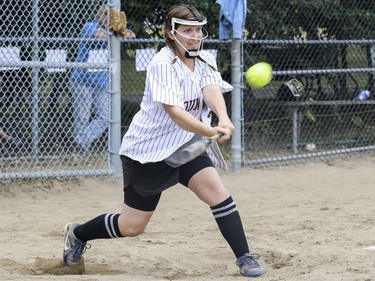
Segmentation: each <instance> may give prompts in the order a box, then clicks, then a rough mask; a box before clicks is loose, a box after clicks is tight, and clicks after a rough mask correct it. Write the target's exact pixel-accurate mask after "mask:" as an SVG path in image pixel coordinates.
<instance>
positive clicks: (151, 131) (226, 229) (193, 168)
mask: <svg viewBox="0 0 375 281" xmlns="http://www.w3.org/2000/svg"><path fill="white" fill-rule="evenodd" d="M206 23H207V21H206V18H205V17H204V16H202V15H201V14H200V13H199V12H198V11H197V10H196V9H195V8H194V7H193V6H191V5H175V6H173V7H171V8H170V10H169V11H168V13H167V15H166V21H165V30H164V33H165V34H164V35H165V39H166V44H167V46H166V47H164V48H162V49H161V50H160V51H159V52H158V53H157V54H156V55H155V56H154V58H153V59H152V61H151V62H150V64H149V65H148V67H147V78H146V85H145V91H144V97H143V100H142V103H141V108H140V110H139V112H138V113H137V114H136V115H135V116H134V118H133V121H132V123H131V125H130V127H129V129H128V131H127V133H126V134H125V136H124V137H123V141H122V145H121V149H120V157H121V160H122V166H123V180H124V206H123V210H122V212H121V214H114V213H108V214H102V215H100V216H98V217H96V218H94V219H92V220H90V221H88V222H86V223H84V224H80V225H79V224H77V223H69V224H67V225H66V227H65V241H64V255H63V258H64V262H65V264H67V265H74V264H76V263H79V262H80V261H81V259H82V254H83V253H84V252H85V250H86V248H87V247H88V245H87V241H89V240H93V239H100V238H102V239H104V238H119V237H134V236H137V235H139V234H141V233H142V232H143V231H144V229H145V228H146V226H147V224H148V222H149V221H150V219H151V216H152V215H153V212H154V211H155V209H156V207H157V205H158V202H159V199H160V196H161V194H162V192H163V190H165V189H167V188H169V187H171V186H173V185H176V184H177V183H181V184H182V185H184V186H186V187H187V188H189V189H190V190H191V191H192V192H194V193H195V194H196V195H197V196H198V198H199V199H200V200H202V201H203V202H204V203H206V204H207V205H208V206H209V207H210V208H211V210H212V214H213V216H214V218H215V220H216V222H217V224H218V226H219V229H220V231H221V233H222V235H223V236H224V238H225V240H226V241H227V242H228V244H229V246H230V247H231V249H232V251H233V253H234V255H235V256H236V258H237V259H236V264H237V265H238V266H239V269H240V272H241V274H242V275H244V276H247V277H257V276H260V275H262V274H264V273H265V272H266V271H265V270H264V269H263V268H262V267H260V265H259V264H258V262H257V261H256V259H255V258H254V256H253V255H252V254H251V252H250V250H249V246H248V243H247V240H246V236H245V233H244V229H243V226H242V222H241V218H240V215H239V212H238V210H237V207H236V204H235V203H234V201H233V199H232V197H231V196H230V194H229V193H228V191H227V190H226V188H225V187H224V185H223V183H222V181H221V179H220V177H219V174H218V172H217V170H216V168H215V166H218V167H221V168H223V169H226V165H225V162H224V160H223V158H222V156H221V153H220V151H219V149H218V146H217V144H216V143H215V144H214V145H212V146H211V147H210V148H209V149H208V151H207V152H206V153H204V154H202V155H201V156H199V157H197V158H195V159H194V160H192V161H190V162H187V163H184V162H183V161H181V159H180V158H179V157H178V155H179V154H178V152H179V151H180V150H181V149H182V148H184V147H185V146H187V145H188V144H190V143H192V142H194V141H196V140H198V139H200V138H202V137H209V136H213V135H215V134H217V133H222V134H223V136H222V137H221V138H220V139H219V140H218V142H219V143H222V142H225V141H227V140H229V138H230V136H231V135H232V132H233V130H234V126H233V124H232V122H231V120H230V119H229V117H228V114H227V110H226V105H225V102H224V99H223V95H222V93H223V92H228V91H231V90H232V89H233V87H232V86H231V85H229V84H228V83H226V82H224V81H223V80H222V78H221V75H220V73H219V72H218V71H217V70H216V62H215V59H214V57H213V56H212V55H211V54H210V53H209V52H207V51H203V50H202V42H203V39H205V38H206V37H207V32H206V30H205V29H204V27H203V26H204V25H205V24H206ZM210 111H213V112H214V113H215V114H216V116H217V118H218V125H217V126H215V127H212V126H211V125H210V121H211V120H210Z"/></svg>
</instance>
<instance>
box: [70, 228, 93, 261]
mask: <svg viewBox="0 0 375 281" xmlns="http://www.w3.org/2000/svg"><path fill="white" fill-rule="evenodd" d="M77 226H78V224H76V223H68V224H67V225H66V226H65V231H64V254H63V259H64V263H65V264H66V265H76V264H78V263H79V262H80V261H81V260H82V259H83V258H82V255H83V254H84V252H85V251H86V249H89V248H90V245H86V242H83V241H81V240H79V239H78V238H77V237H76V236H75V235H74V232H73V231H74V229H75V228H76V227H77Z"/></svg>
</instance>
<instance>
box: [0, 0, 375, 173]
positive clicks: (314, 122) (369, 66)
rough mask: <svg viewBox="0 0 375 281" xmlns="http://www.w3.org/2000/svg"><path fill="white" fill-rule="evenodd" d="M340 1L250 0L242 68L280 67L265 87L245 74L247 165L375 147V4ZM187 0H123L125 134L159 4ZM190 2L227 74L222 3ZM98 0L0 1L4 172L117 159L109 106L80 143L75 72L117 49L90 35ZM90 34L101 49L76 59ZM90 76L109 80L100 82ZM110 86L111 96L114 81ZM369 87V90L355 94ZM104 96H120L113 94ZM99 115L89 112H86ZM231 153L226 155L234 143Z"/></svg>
mask: <svg viewBox="0 0 375 281" xmlns="http://www.w3.org/2000/svg"><path fill="white" fill-rule="evenodd" d="M111 2H112V1H109V2H108V3H107V5H109V6H110V5H112V4H111ZM342 2H343V1H313V0H312V1H275V0H273V1H270V0H263V1H258V0H256V1H248V3H247V18H246V23H245V30H244V40H242V41H241V48H242V52H241V66H240V67H241V71H245V70H246V69H247V68H248V67H250V66H251V65H253V64H255V63H257V62H260V61H266V62H269V63H270V64H271V65H272V66H273V70H274V78H273V80H272V81H271V83H270V84H269V85H267V86H266V87H264V88H262V89H257V90H254V89H251V88H250V87H249V86H248V85H247V84H246V83H245V81H242V86H241V91H240V92H241V105H242V108H239V109H237V110H238V111H240V113H241V123H242V126H241V128H237V129H238V130H241V154H242V156H241V162H242V165H251V166H254V165H266V166H267V165H272V164H273V163H278V164H280V163H283V164H290V163H294V162H296V161H303V162H304V161H309V160H311V159H318V161H328V160H330V159H332V158H333V157H335V158H336V157H346V156H347V155H351V154H352V153H372V152H373V150H374V149H375V118H374V117H375V114H374V111H375V100H374V94H375V89H374V70H375V68H374V62H375V48H374V46H375V26H374V25H375V3H374V2H371V1H345V2H344V3H342ZM179 3H180V2H176V1H163V2H162V3H156V2H152V3H140V2H139V1H135V0H134V1H132V0H129V1H126V3H125V2H123V3H121V8H122V10H125V11H126V13H127V15H128V25H129V28H131V29H132V30H133V31H134V32H135V34H136V35H137V38H136V39H123V40H121V135H123V134H124V133H125V132H126V130H127V127H128V125H129V124H130V122H131V119H132V117H133V116H134V114H135V112H136V111H137V110H138V108H139V105H140V102H141V99H142V94H143V88H144V80H145V67H146V66H147V63H148V61H149V60H150V59H151V58H152V56H153V55H154V54H155V52H157V51H158V50H159V49H160V48H161V47H162V46H164V41H163V39H162V32H161V26H162V24H163V15H164V13H165V11H166V9H167V8H168V7H169V6H170V5H172V4H179ZM190 3H191V4H193V5H194V6H196V7H197V8H198V10H200V11H201V12H202V13H203V14H205V15H206V16H207V18H208V21H209V23H208V25H207V29H208V32H209V35H210V36H209V39H207V40H205V43H204V48H205V49H210V50H212V52H213V53H214V54H215V55H216V57H217V62H218V67H219V70H220V71H221V73H222V75H223V78H224V79H225V80H227V81H229V82H231V81H232V77H231V76H232V65H231V55H232V49H231V44H230V40H229V41H223V40H219V38H218V25H219V14H220V6H219V5H217V4H214V1H211V2H209V1H205V2H202V1H190ZM101 4H103V3H99V2H98V1H72V0H65V1H47V0H33V1H3V2H2V3H1V4H0V6H1V7H0V8H1V12H0V17H1V21H0V26H1V28H0V67H1V82H0V83H1V84H0V87H1V120H0V122H1V129H2V130H3V131H2V132H1V135H0V136H1V147H0V148H1V151H0V159H1V160H0V169H1V170H0V175H1V178H2V179H16V178H29V177H51V176H73V175H107V174H111V167H110V166H109V162H110V161H109V160H110V155H111V153H112V154H113V153H115V152H114V151H111V149H109V147H110V145H109V143H110V142H111V135H112V134H111V133H110V130H108V126H109V124H110V122H111V118H109V116H107V117H108V118H107V120H106V122H107V126H104V127H105V129H104V130H103V133H102V134H100V136H98V135H95V137H94V136H92V139H94V140H93V141H92V142H91V143H90V142H89V141H87V142H85V145H86V147H87V143H90V145H89V151H90V153H82V151H77V145H76V143H75V142H74V139H75V133H74V128H75V120H76V118H75V117H74V115H75V113H74V108H75V107H74V102H75V100H76V98H75V94H74V92H75V91H74V90H75V89H77V86H73V87H72V85H73V84H72V76H73V74H74V73H76V71H77V70H78V71H79V70H82V69H84V72H90V73H92V71H91V70H99V71H102V70H103V69H102V68H104V69H106V70H108V69H110V68H111V64H110V61H111V58H110V54H108V52H107V53H106V52H105V49H106V48H105V45H106V44H109V43H110V40H108V39H99V38H84V37H83V36H82V29H83V28H84V26H85V24H86V23H87V21H92V20H93V19H94V18H95V16H96V14H97V12H98V10H99V8H100V5H101ZM82 43H92V44H94V45H97V47H95V48H94V49H95V50H96V51H95V52H91V56H90V58H86V60H85V61H84V60H81V61H79V62H77V55H78V50H79V46H80V44H82ZM103 56H104V57H103ZM90 69H91V70H90ZM242 78H243V77H242ZM292 79H297V80H298V81H300V82H301V83H302V85H303V88H304V94H303V95H301V96H300V97H296V96H293V95H290V93H289V92H287V93H285V92H284V91H283V90H282V89H285V87H286V86H288V84H287V83H288V81H290V80H292ZM107 82H108V83H109V84H110V83H111V81H110V78H108V80H107ZM99 84H100V83H99ZM104 84H106V83H104ZM91 87H92V88H94V89H93V90H100V89H103V87H99V86H98V84H95V83H94V84H93V85H91ZM104 88H105V91H106V93H107V95H109V97H111V90H110V86H108V85H105V86H104ZM365 90H367V91H369V92H370V97H369V98H367V99H366V100H362V101H361V100H356V99H355V97H356V96H357V95H358V94H359V93H360V92H361V91H365ZM288 94H289V95H288ZM232 98H233V97H232V96H231V93H228V94H226V95H225V99H226V101H227V103H228V110H229V112H231V110H232V108H231V103H232ZM101 102H102V103H107V101H106V100H101ZM108 102H109V103H110V104H113V102H111V98H109V101H108ZM90 105H92V103H91V102H90ZM114 106H117V107H119V104H115V105H114ZM109 107H110V106H109ZM81 109H83V108H81ZM110 112H112V111H111V110H110ZM236 113H238V112H236ZM108 114H110V113H108ZM96 116H97V112H95V111H91V112H90V116H89V120H94V119H95V117H96ZM109 127H110V126H109ZM99 131H100V130H98V132H99ZM4 133H6V135H5V134H4ZM9 136H11V137H12V139H10V138H9ZM116 141H120V138H119V140H117V137H116ZM78 148H79V147H78ZM77 152H78V153H77ZM223 152H224V155H225V157H226V159H227V160H228V161H229V162H230V161H231V157H232V154H231V153H232V151H231V144H230V143H229V144H226V145H224V146H223Z"/></svg>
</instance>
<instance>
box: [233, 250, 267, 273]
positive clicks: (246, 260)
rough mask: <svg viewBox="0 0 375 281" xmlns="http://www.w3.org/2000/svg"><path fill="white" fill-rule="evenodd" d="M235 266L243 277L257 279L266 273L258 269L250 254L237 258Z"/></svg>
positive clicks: (258, 266) (257, 264)
mask: <svg viewBox="0 0 375 281" xmlns="http://www.w3.org/2000/svg"><path fill="white" fill-rule="evenodd" d="M257 258H258V257H257ZM236 265H238V267H239V268H240V272H241V274H242V275H243V276H245V277H258V276H261V275H263V274H265V273H266V270H265V269H264V268H262V267H260V265H259V263H258V262H257V261H256V259H255V257H254V256H253V255H252V254H250V253H246V254H244V255H243V256H242V257H239V258H238V259H237V261H236Z"/></svg>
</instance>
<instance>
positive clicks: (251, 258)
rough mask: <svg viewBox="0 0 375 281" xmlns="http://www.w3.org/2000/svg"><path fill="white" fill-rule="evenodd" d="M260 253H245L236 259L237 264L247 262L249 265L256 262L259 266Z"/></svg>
mask: <svg viewBox="0 0 375 281" xmlns="http://www.w3.org/2000/svg"><path fill="white" fill-rule="evenodd" d="M259 257H260V255H258V254H247V255H243V256H242V257H239V258H238V259H237V261H236V264H237V265H243V264H244V263H247V264H249V265H251V264H254V265H256V266H259V264H258V262H257V261H256V259H259Z"/></svg>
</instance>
